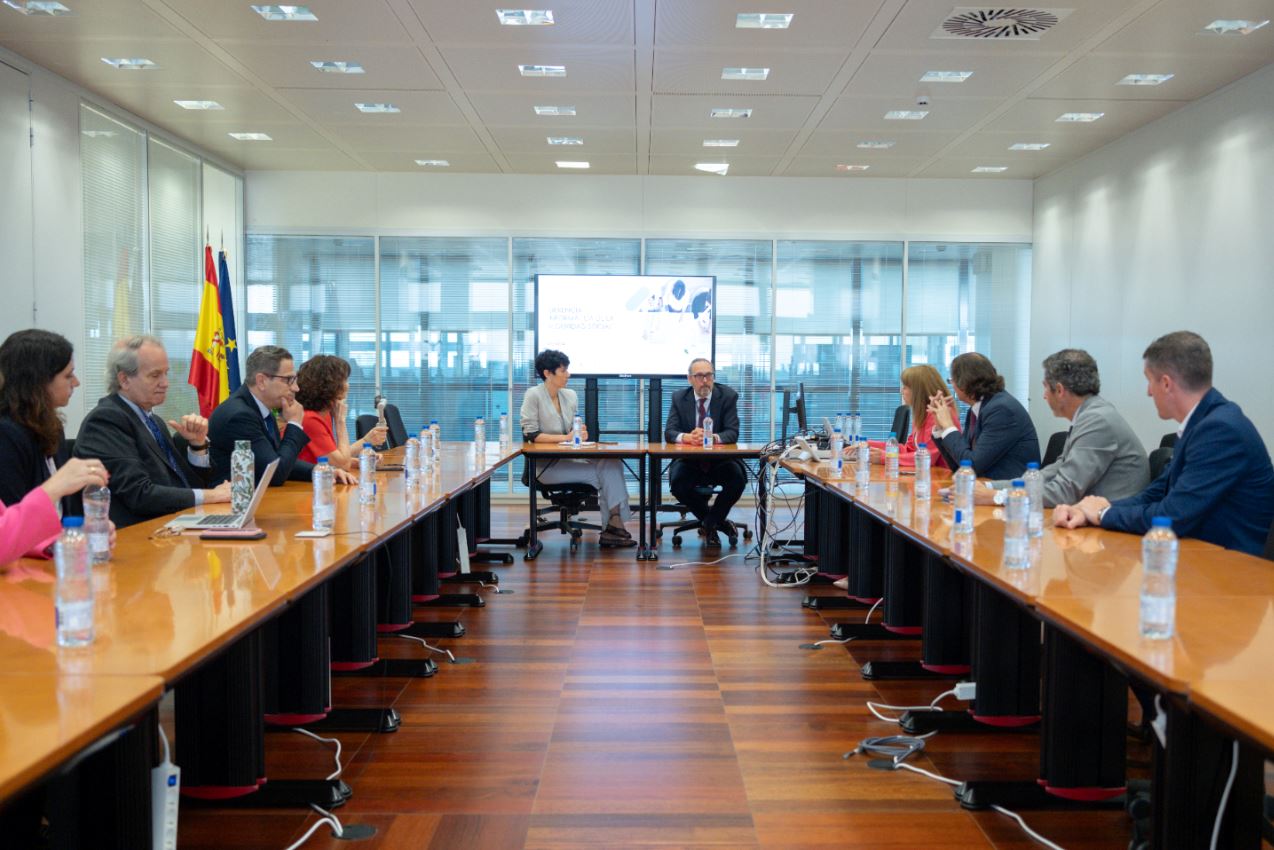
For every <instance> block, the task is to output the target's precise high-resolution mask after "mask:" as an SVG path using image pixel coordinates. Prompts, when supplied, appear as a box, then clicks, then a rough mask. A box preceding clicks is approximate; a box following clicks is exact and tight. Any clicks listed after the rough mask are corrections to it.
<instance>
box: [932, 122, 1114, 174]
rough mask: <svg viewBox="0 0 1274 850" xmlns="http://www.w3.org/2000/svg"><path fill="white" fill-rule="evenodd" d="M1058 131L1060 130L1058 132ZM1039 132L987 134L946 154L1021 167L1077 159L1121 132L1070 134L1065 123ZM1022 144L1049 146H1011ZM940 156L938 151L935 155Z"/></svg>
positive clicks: (964, 142) (980, 134)
mask: <svg viewBox="0 0 1274 850" xmlns="http://www.w3.org/2000/svg"><path fill="white" fill-rule="evenodd" d="M1054 128H1056V129H1054ZM1054 128H1048V129H1046V130H1043V131H1042V132H1038V133H1031V132H1004V131H996V132H993V131H984V132H981V133H977V134H976V135H973V136H970V137H969V138H968V139H965V140H964V141H962V142H960V143H959V144H958V145H956V146H955V147H953V148H951V149H950V150H948V151H946V152H945V155H947V156H952V157H987V156H994V157H996V158H997V159H1002V160H1004V162H1003V163H1002V164H1003V165H1017V164H1018V163H1022V162H1033V161H1035V160H1052V161H1056V160H1058V159H1066V160H1070V159H1075V158H1076V157H1081V156H1083V155H1084V154H1086V153H1089V152H1090V151H1094V150H1096V149H1097V148H1099V147H1101V146H1102V145H1104V144H1106V143H1108V142H1111V141H1113V140H1114V139H1116V138H1118V134H1117V133H1110V132H1092V133H1070V132H1067V130H1068V129H1069V128H1068V127H1065V126H1063V125H1061V124H1054ZM1018 142H1026V143H1031V142H1047V143H1048V147H1047V148H1045V149H1044V150H1042V151H1014V150H1009V147H1010V146H1011V145H1013V144H1016V143H1018ZM935 153H936V152H935Z"/></svg>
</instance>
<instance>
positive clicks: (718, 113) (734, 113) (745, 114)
mask: <svg viewBox="0 0 1274 850" xmlns="http://www.w3.org/2000/svg"><path fill="white" fill-rule="evenodd" d="M708 117H709V118H751V117H752V110H751V109H750V108H749V109H734V108H733V107H725V106H717V107H713V109H712V110H711V111H710V112H709V113H708Z"/></svg>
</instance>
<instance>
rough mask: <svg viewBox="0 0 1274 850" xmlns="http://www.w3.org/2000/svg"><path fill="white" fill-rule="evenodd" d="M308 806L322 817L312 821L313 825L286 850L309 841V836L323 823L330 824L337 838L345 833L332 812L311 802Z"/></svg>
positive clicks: (294, 849)
mask: <svg viewBox="0 0 1274 850" xmlns="http://www.w3.org/2000/svg"><path fill="white" fill-rule="evenodd" d="M310 808H311V809H313V810H314V811H316V812H318V813H319V814H320V815H322V817H320V818H319V819H318V820H316V821H315V822H314V823H313V825H311V826H310V828H309V830H307V831H306V833H305V834H304V835H302V836H301V837H300V838H298V839H297V840H296V841H295V842H294V843H293V844H291V845H289V847H288V848H287V850H297V848H298V847H300V846H301V845H302V844H304V843H305V842H307V841H309V840H310V836H312V835H314V833H316V832H318V830H319V827H320V826H322V825H323V824H328V825H330V826H331V827H332V832H334V833H336V837H337V838H340V837H341V835H343V834H344V833H345V827H343V826H341V822H340V821H339V820H338V819H337V817H336V815H334V814H332V813H331V812H329V811H327V810H326V809H321V808H319V807H318V806H316V805H314V804H313V803H310Z"/></svg>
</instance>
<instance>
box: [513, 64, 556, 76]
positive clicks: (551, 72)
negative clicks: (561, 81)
mask: <svg viewBox="0 0 1274 850" xmlns="http://www.w3.org/2000/svg"><path fill="white" fill-rule="evenodd" d="M518 73H519V74H521V75H522V76H524V77H565V76H566V66H565V65H519V66H518Z"/></svg>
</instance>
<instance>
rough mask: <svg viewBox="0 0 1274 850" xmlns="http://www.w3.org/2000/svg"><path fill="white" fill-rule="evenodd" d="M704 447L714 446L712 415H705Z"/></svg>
mask: <svg viewBox="0 0 1274 850" xmlns="http://www.w3.org/2000/svg"><path fill="white" fill-rule="evenodd" d="M703 447H704V448H705V449H710V448H712V417H711V416H705V417H703Z"/></svg>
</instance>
